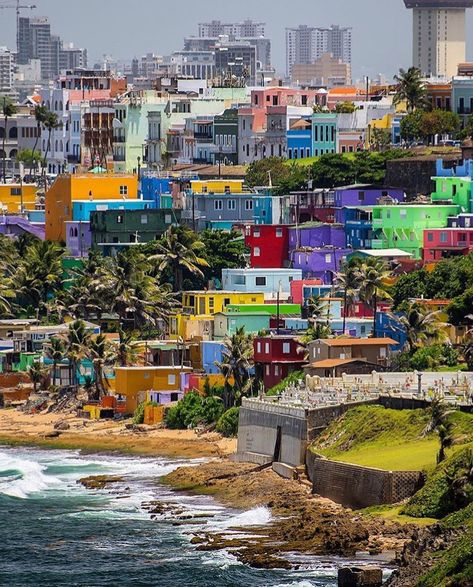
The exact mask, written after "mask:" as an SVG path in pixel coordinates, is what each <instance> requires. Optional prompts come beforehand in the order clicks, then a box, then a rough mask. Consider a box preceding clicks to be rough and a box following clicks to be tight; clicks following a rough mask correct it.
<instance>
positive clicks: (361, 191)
mask: <svg viewBox="0 0 473 587" xmlns="http://www.w3.org/2000/svg"><path fill="white" fill-rule="evenodd" d="M334 193H335V195H334V205H335V207H336V208H346V207H351V206H355V207H357V208H359V207H361V206H376V205H377V204H379V200H380V199H381V198H392V199H393V200H394V201H395V202H403V201H404V200H405V197H406V194H405V193H404V190H401V189H399V188H386V187H379V186H374V185H372V184H355V185H349V186H343V187H337V188H335V190H334Z"/></svg>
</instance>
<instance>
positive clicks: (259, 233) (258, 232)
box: [253, 228, 261, 238]
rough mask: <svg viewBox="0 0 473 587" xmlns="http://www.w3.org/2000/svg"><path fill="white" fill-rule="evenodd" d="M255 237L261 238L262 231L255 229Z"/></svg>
mask: <svg viewBox="0 0 473 587" xmlns="http://www.w3.org/2000/svg"><path fill="white" fill-rule="evenodd" d="M253 236H254V237H255V238H259V237H260V236H261V230H260V229H259V228H255V229H254V230H253Z"/></svg>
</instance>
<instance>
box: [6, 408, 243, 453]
mask: <svg viewBox="0 0 473 587" xmlns="http://www.w3.org/2000/svg"><path fill="white" fill-rule="evenodd" d="M59 422H66V423H67V424H68V425H69V427H70V428H69V429H68V430H65V431H61V432H60V435H59V436H58V437H57V438H47V437H46V435H47V434H49V433H51V432H53V431H54V426H55V425H57V424H58V423H59ZM130 423H131V421H130V420H128V421H125V422H113V421H108V420H102V421H95V420H84V419H82V418H76V417H75V416H73V415H67V414H34V415H30V414H24V413H23V412H20V411H18V410H15V409H0V445H1V444H8V445H28V446H41V447H47V448H58V449H82V450H84V451H91V452H120V453H127V454H137V455H144V456H163V457H172V458H190V459H192V458H203V457H225V456H228V455H230V454H232V453H234V452H235V451H236V440H234V439H225V438H222V437H221V436H220V435H219V434H216V433H209V434H201V435H199V434H198V433H197V432H195V431H193V430H166V429H157V428H155V427H149V426H144V425H143V426H139V428H138V429H135V430H129V429H127V428H126V425H127V424H128V425H129V424H130Z"/></svg>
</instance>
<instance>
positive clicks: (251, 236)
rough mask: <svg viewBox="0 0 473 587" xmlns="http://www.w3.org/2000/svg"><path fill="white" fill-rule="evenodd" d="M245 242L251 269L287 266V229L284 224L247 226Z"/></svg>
mask: <svg viewBox="0 0 473 587" xmlns="http://www.w3.org/2000/svg"><path fill="white" fill-rule="evenodd" d="M245 244H246V246H247V247H249V249H250V254H251V267H252V268H253V269H282V268H283V267H288V266H289V261H288V259H289V229H288V227H287V226H285V225H278V224H271V225H266V224H260V225H256V226H248V227H247V231H246V237H245Z"/></svg>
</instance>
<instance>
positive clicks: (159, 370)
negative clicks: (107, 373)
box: [115, 366, 192, 414]
mask: <svg viewBox="0 0 473 587" xmlns="http://www.w3.org/2000/svg"><path fill="white" fill-rule="evenodd" d="M191 372H192V369H191V368H190V367H181V366H177V367H117V368H116V369H115V393H116V394H117V395H118V396H122V397H124V398H125V399H126V412H127V414H132V413H133V412H134V411H135V410H136V408H137V407H138V405H139V404H140V403H141V402H144V401H146V400H147V394H148V392H160V393H163V392H167V393H180V392H182V391H183V390H184V389H185V386H186V377H185V376H186V375H187V376H188V374H189V373H191Z"/></svg>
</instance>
